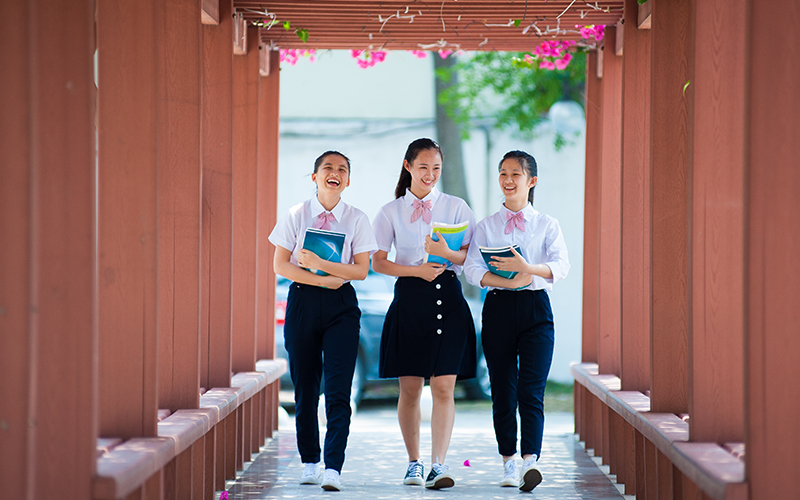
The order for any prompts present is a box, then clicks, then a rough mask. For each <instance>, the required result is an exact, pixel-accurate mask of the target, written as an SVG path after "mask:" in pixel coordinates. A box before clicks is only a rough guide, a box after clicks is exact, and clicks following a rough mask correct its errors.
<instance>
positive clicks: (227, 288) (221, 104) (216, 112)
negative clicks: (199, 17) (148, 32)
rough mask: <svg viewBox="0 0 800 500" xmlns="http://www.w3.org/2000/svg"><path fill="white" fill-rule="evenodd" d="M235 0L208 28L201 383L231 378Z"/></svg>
mask: <svg viewBox="0 0 800 500" xmlns="http://www.w3.org/2000/svg"><path fill="white" fill-rule="evenodd" d="M231 1H232V0H221V1H220V2H219V24H218V25H203V27H202V31H203V35H202V36H203V54H202V68H203V69H202V71H201V80H202V83H201V92H202V97H201V103H202V104H201V108H202V110H201V114H200V116H201V122H200V162H201V165H202V178H203V181H202V190H203V211H202V224H201V226H202V247H201V248H202V251H201V262H200V268H201V283H200V290H201V291H200V385H201V386H202V387H206V388H212V387H228V386H230V380H231V269H232V267H231V253H232V250H231V246H232V239H231V238H232V218H231V212H232V192H233V189H232V180H233V149H232V148H233V146H232V139H233V19H232V17H231V13H232V9H233V6H232V3H231Z"/></svg>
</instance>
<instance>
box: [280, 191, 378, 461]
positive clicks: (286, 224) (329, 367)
mask: <svg viewBox="0 0 800 500" xmlns="http://www.w3.org/2000/svg"><path fill="white" fill-rule="evenodd" d="M310 227H318V228H322V229H330V230H332V231H338V232H341V233H344V234H345V240H344V248H343V251H342V262H343V263H346V264H352V263H353V256H354V255H356V254H360V253H363V252H370V253H373V252H375V251H376V250H377V245H376V244H375V238H374V236H373V235H372V229H371V227H370V224H369V219H368V217H367V216H366V214H364V212H362V211H360V210H358V209H357V208H355V207H352V206H350V205H348V204H346V203H344V202H343V201H341V200H340V201H339V203H337V204H336V206H335V207H334V208H333V210H331V211H330V212H327V211H326V210H325V208H324V207H323V206H322V204H321V203H320V202H319V200H318V199H317V197H316V196H315V197H314V198H312V199H310V200H307V201H305V202H303V203H300V204H298V205H296V206H294V207H292V208H291V209H290V210H289V213H288V214H286V215H285V216H284V217H282V218H281V219H280V220H279V221H278V223H277V224H276V225H275V228H274V229H273V230H272V233H271V234H270V236H269V241H270V242H271V243H272V244H274V245H276V246H281V247H283V248H285V249H287V250H290V251H291V252H292V256H291V259H290V261H291V262H292V263H293V264H295V265H297V255H298V253H299V252H300V250H302V248H303V241H304V238H305V233H306V229H308V228H310ZM360 319H361V310H360V309H359V308H358V300H357V298H356V293H355V290H354V289H353V286H352V285H351V284H350V283H349V282H347V283H345V284H344V285H342V286H341V287H339V288H338V289H336V290H332V289H327V288H322V287H318V286H313V285H305V284H302V283H292V284H291V286H290V287H289V295H288V298H287V304H286V317H285V322H284V328H283V335H284V342H285V346H286V351H287V353H288V354H289V371H290V374H291V377H292V382H293V383H294V396H295V424H296V427H297V448H298V451H299V452H300V459H301V461H302V462H303V463H317V462H319V461H320V443H319V424H318V417H317V406H318V403H319V393H320V380H321V378H322V376H323V374H324V376H325V411H326V415H327V421H328V423H327V432H326V434H325V467H326V468H328V469H335V470H336V471H338V472H341V469H342V465H343V463H344V450H345V447H346V445H347V437H348V435H349V433H350V416H351V410H350V386H351V385H352V381H353V372H354V371H355V366H356V354H357V352H358V335H359V330H360ZM323 367H324V369H323Z"/></svg>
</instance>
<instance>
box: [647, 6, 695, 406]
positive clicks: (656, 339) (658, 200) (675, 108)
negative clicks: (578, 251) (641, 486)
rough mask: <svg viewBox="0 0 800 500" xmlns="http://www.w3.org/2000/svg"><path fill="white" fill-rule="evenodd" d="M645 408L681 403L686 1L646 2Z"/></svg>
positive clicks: (684, 384)
mask: <svg viewBox="0 0 800 500" xmlns="http://www.w3.org/2000/svg"><path fill="white" fill-rule="evenodd" d="M651 36H652V40H651V42H652V59H651V64H652V66H651V67H652V73H651V75H652V76H651V88H650V106H651V107H650V119H651V122H652V126H651V129H650V155H651V156H650V164H651V174H650V175H651V176H650V185H651V213H650V231H651V235H652V239H651V245H652V247H651V248H652V261H651V276H652V284H651V287H652V288H651V290H652V295H651V314H652V316H651V322H652V330H651V338H650V352H651V363H652V366H651V394H650V396H651V403H650V404H651V407H650V408H651V410H652V411H655V412H670V413H683V412H686V411H687V410H688V405H689V403H688V398H689V396H688V371H689V364H688V356H689V354H688V335H689V333H688V330H689V298H688V297H689V183H690V176H689V151H688V148H689V99H688V97H686V96H685V95H684V94H683V87H684V85H685V84H686V82H687V81H689V79H690V71H691V48H692V45H691V44H692V32H691V1H690V0H674V1H669V2H663V1H661V2H653V6H652V34H651Z"/></svg>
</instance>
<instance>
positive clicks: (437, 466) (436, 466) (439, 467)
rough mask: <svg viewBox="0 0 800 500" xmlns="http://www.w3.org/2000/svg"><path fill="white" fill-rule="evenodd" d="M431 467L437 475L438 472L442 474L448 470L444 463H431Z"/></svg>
mask: <svg viewBox="0 0 800 500" xmlns="http://www.w3.org/2000/svg"><path fill="white" fill-rule="evenodd" d="M431 468H432V469H433V471H434V472H435V473H436V475H437V476H438V475H439V474H444V473H446V472H447V471H449V470H450V467H449V466H447V465H444V464H433V465H432V466H431Z"/></svg>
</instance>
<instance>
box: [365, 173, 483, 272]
mask: <svg viewBox="0 0 800 500" xmlns="http://www.w3.org/2000/svg"><path fill="white" fill-rule="evenodd" d="M416 199H417V197H416V196H414V194H413V193H411V191H410V190H406V194H405V196H402V197H400V198H397V199H396V200H394V201H391V202H389V203H387V204H386V205H384V206H383V207H381V209H380V211H379V212H378V215H376V216H375V219H374V220H373V221H372V230H373V232H374V233H375V240H376V241H377V243H378V249H379V250H383V251H385V252H389V251H391V249H392V245H394V247H395V251H396V252H395V259H394V261H395V263H396V264H401V265H404V266H418V265H420V264H422V263H423V262H425V257H426V254H425V237H426V236H428V235H429V234H431V224H429V223H426V222H425V221H424V220H423V219H422V217H420V218H419V219H417V220H415V221H414V222H411V214H412V213H413V212H414V206H413V203H414V200H416ZM428 200H430V201H431V202H432V207H431V222H444V223H447V224H457V223H460V222H464V221H469V226H467V230H466V232H465V233H464V241H463V242H462V243H461V246H462V247H463V246H466V245H469V244H470V241H472V235H473V233H474V231H475V215H474V214H473V213H472V210H471V209H470V208H469V205H467V203H466V202H465V201H464V200H462V199H461V198H459V197H457V196H451V195H449V194H444V193H442V192H441V191H439V190H437V189H436V188H433V189H432V190H431V192H430V193H428V195H427V196H426V197H425V198H423V199H422V201H428ZM461 268H462V266H458V265H455V264H450V266H449V267H448V269H450V270H452V271H455V273H456V274H459V273H460V272H461Z"/></svg>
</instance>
